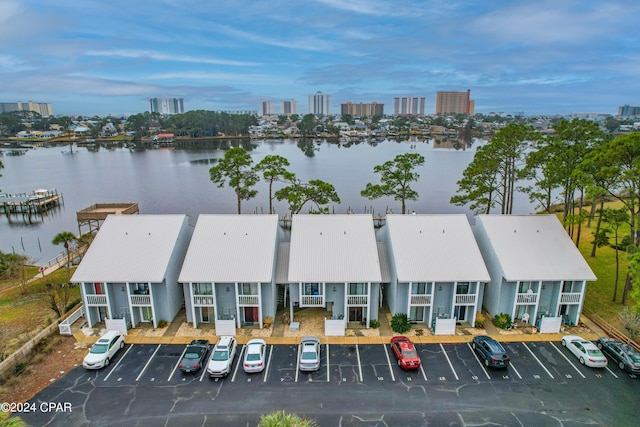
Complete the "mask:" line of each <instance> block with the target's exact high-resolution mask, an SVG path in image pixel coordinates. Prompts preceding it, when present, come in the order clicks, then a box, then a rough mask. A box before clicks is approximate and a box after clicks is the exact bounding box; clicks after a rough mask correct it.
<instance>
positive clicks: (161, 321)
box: [158, 319, 169, 329]
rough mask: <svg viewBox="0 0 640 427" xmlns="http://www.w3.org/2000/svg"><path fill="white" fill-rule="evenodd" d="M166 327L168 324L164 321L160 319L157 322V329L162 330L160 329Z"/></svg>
mask: <svg viewBox="0 0 640 427" xmlns="http://www.w3.org/2000/svg"><path fill="white" fill-rule="evenodd" d="M167 326H169V322H167V321H166V320H164V319H162V320H160V321H159V322H158V328H159V329H162V328H166V327H167Z"/></svg>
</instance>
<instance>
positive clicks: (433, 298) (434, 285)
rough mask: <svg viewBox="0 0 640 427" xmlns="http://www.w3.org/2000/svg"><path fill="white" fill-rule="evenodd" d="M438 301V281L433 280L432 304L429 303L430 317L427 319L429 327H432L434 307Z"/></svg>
mask: <svg viewBox="0 0 640 427" xmlns="http://www.w3.org/2000/svg"><path fill="white" fill-rule="evenodd" d="M435 303H436V282H431V305H429V319H427V322H428V323H427V327H428V328H431V324H432V323H433V307H435Z"/></svg>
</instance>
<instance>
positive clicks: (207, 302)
mask: <svg viewBox="0 0 640 427" xmlns="http://www.w3.org/2000/svg"><path fill="white" fill-rule="evenodd" d="M193 305H194V306H203V305H204V306H212V305H214V304H213V296H212V295H194V296H193Z"/></svg>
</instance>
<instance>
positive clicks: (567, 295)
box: [560, 292, 582, 304]
mask: <svg viewBox="0 0 640 427" xmlns="http://www.w3.org/2000/svg"><path fill="white" fill-rule="evenodd" d="M580 297H582V293H581V292H563V293H561V294H560V304H579V303H580Z"/></svg>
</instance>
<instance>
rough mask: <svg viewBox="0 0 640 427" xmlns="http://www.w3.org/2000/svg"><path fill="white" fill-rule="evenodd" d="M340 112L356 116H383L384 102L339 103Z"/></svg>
mask: <svg viewBox="0 0 640 427" xmlns="http://www.w3.org/2000/svg"><path fill="white" fill-rule="evenodd" d="M340 114H342V115H345V114H351V115H352V116H356V117H373V116H383V115H384V104H380V103H378V102H372V103H370V104H363V103H360V104H354V103H351V102H347V103H346V104H340Z"/></svg>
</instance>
